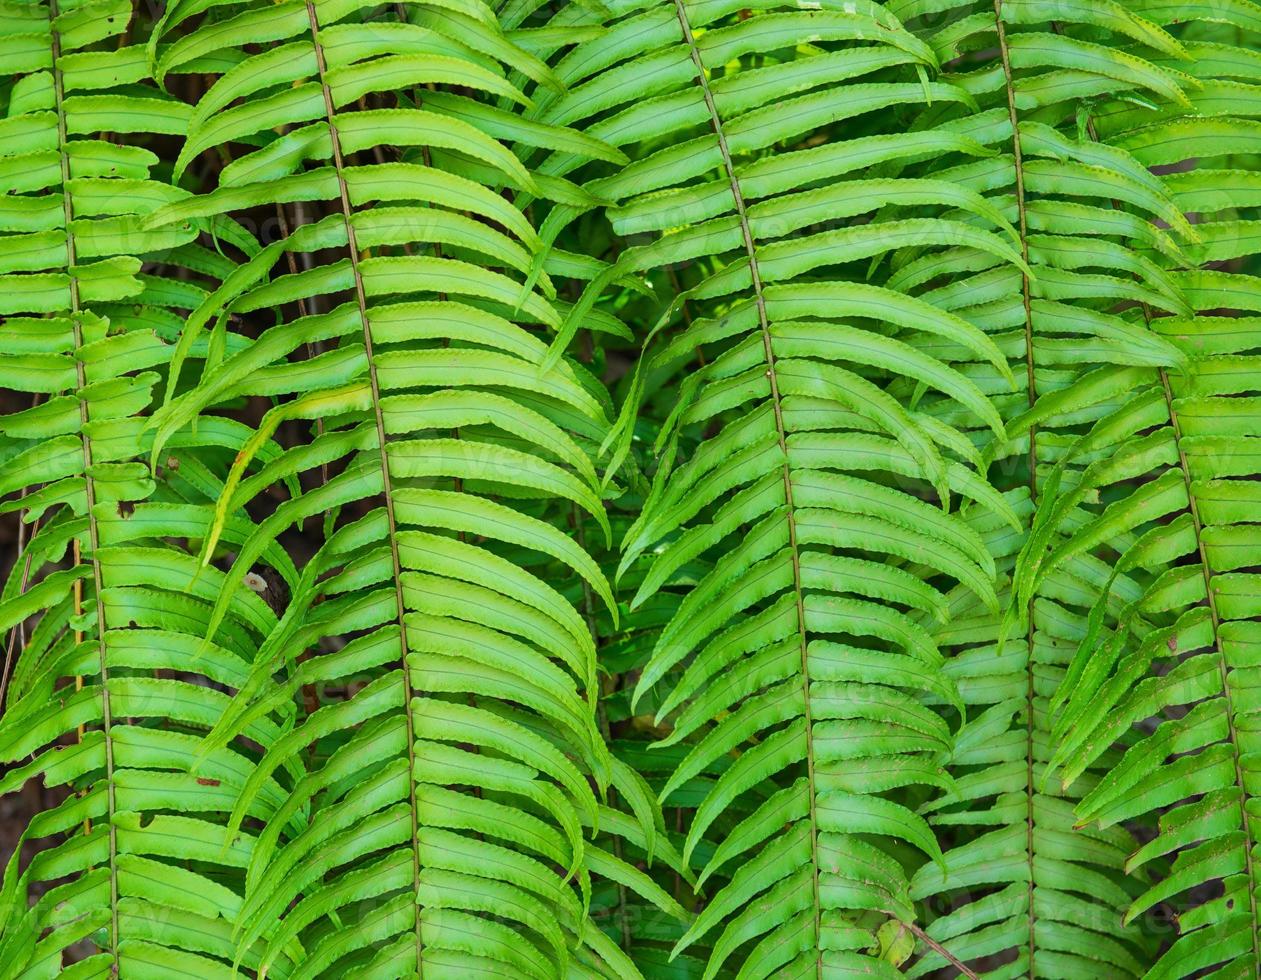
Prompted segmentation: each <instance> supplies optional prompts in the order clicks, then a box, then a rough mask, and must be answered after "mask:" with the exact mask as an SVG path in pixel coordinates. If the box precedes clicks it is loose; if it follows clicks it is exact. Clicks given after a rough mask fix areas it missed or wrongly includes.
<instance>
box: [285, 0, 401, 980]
mask: <svg viewBox="0 0 1261 980" xmlns="http://www.w3.org/2000/svg"><path fill="white" fill-rule="evenodd" d="M306 11H307V18H308V20H309V21H310V23H311V43H312V44H313V45H314V47H315V63H316V67H317V68H318V69H319V73H320V88H321V89H322V90H323V93H324V112H325V115H326V117H327V119H328V135H329V140H330V142H331V143H332V147H333V167H334V169H335V170H336V172H337V188H338V192H339V194H340V196H341V207H342V219H343V221H344V222H345V225H346V247H347V250H348V251H349V253H350V268H351V271H352V272H353V274H354V280H355V300H356V302H357V303H358V306H359V322H360V324H361V325H362V327H363V348H364V357H365V359H366V360H367V363H368V384H369V386H370V388H371V392H372V413H373V418H374V420H375V422H376V429H377V451H378V454H379V457H380V462H381V488H382V493H383V495H384V497H385V517H386V529H387V533H388V534H389V538H390V562H391V564H392V566H393V572H394V601H395V604H396V606H397V608H398V630H399V647H400V652H399V661H400V666H401V667H402V675H403V719H404V722H405V725H406V729H405V730H406V733H407V763H408V765H407V793H408V801H409V803H410V804H411V826H410V831H411V840H412V847H411V851H412V884H413V891H412V894H413V895H418V894H419V891H420V840H419V836H418V833H417V826H418V813H417V808H416V778H415V770H416V745H415V734H414V731H413V725H412V696H413V691H412V681H411V675H410V673H409V670H408V666H407V623H406V619H405V616H404V613H403V610H404V604H403V578H402V563H401V562H400V561H399V556H398V529H397V523H396V521H395V518H394V494H393V492H392V487H391V483H390V465H389V455H388V454H387V452H386V448H385V419H384V417H383V416H382V413H381V390H380V387H379V385H378V383H377V367H376V361H375V359H374V357H373V349H372V329H371V327H370V326H369V324H368V301H367V295H366V294H365V293H364V288H363V275H362V273H361V271H360V269H359V246H358V243H357V241H356V239H355V229H354V224H353V223H352V220H351V219H352V217H353V213H352V211H351V207H350V194H349V192H348V190H347V188H346V176H345V173H344V168H343V164H342V149H341V140H340V138H339V137H338V134H337V124H336V123H335V122H334V120H333V115H334V108H333V94H332V92H331V91H330V90H329V87H328V80H327V78H326V71H325V68H326V66H325V61H324V48H323V46H322V45H321V44H320V24H319V18H318V17H317V16H316V13H315V3H314V0H306ZM414 907H415V910H416V972H417V975H418V976H419V977H422V978H423V977H424V939H423V935H422V928H421V916H420V905H419V902H417V903H416V904H415V905H414Z"/></svg>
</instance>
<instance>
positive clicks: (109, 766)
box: [48, 0, 118, 977]
mask: <svg viewBox="0 0 1261 980" xmlns="http://www.w3.org/2000/svg"><path fill="white" fill-rule="evenodd" d="M58 13H59V11H58V9H57V0H49V3H48V27H49V32H50V35H51V39H52V58H53V64H52V76H53V98H54V100H55V101H56V104H57V155H58V157H59V158H60V163H61V204H62V216H63V219H64V222H65V226H66V273H67V278H68V279H69V286H70V324H71V329H72V330H73V332H74V370H75V384H76V386H77V388H78V391H79V392H80V393H81V392H82V391H83V389H84V388H85V387H86V386H87V369H86V368H85V366H84V363H83V355H82V348H83V323H82V321H81V320H80V318H79V317H80V313H81V312H82V311H81V310H80V308H79V277H78V275H77V274H76V272H75V266H76V265H77V257H76V255H75V245H74V232H73V231H72V230H71V227H70V225H71V221H72V220H73V218H74V205H73V204H72V202H71V200H70V153H69V149H68V147H67V145H66V144H67V133H66V111H65V85H64V80H63V79H62V76H61V67H60V61H61V35H60V34H58V32H57V24H56V21H57V15H58ZM77 401H78V403H79V442H80V444H81V445H82V446H83V493H84V497H85V503H86V508H87V518H88V545H89V547H90V548H91V549H92V591H93V593H94V598H95V601H96V638H97V656H98V659H99V661H100V672H101V728H102V730H103V734H104V737H103V738H102V742H103V743H104V747H105V801H106V819H107V820H108V821H109V828H108V830H107V835H108V839H109V913H110V921H109V952H110V976H111V977H117V976H118V832H117V830H116V829H115V827H114V810H115V793H114V746H113V738H112V728H113V717H112V714H111V712H110V700H109V662H108V650H107V647H106V643H105V600H104V599H103V598H102V595H101V590H102V581H101V562H100V560H99V558H98V556H99V554H100V547H99V545H100V535H99V532H98V528H97V525H96V482H95V481H94V480H93V479H92V441H91V439H90V437H89V436H88V428H87V426H88V403H87V399H85V398H83V397H82V395H81V394H80V395H79V397H78V398H77ZM74 555H75V564H76V565H77V564H79V563H80V554H79V549H78V548H77V547H76V548H75V549H74ZM75 584H76V588H78V582H76V583H75ZM76 605H77V603H76Z"/></svg>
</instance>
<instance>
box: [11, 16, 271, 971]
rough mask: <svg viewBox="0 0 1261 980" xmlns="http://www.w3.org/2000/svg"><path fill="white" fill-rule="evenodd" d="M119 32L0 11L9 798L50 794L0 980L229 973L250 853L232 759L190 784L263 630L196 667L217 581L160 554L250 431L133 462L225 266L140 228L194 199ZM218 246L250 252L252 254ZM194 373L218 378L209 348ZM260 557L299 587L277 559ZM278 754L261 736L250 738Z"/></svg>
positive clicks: (241, 618) (238, 759)
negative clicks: (183, 336) (235, 822)
mask: <svg viewBox="0 0 1261 980" xmlns="http://www.w3.org/2000/svg"><path fill="white" fill-rule="evenodd" d="M131 16H132V11H131V7H130V5H129V4H127V3H115V2H105V3H90V4H81V5H73V6H69V7H68V8H67V9H65V10H62V9H61V8H59V6H58V3H57V2H56V0H51V2H50V3H48V4H24V5H21V6H20V8H19V7H15V6H13V5H10V6H9V7H7V8H6V10H5V19H4V28H5V32H6V38H7V40H8V42H9V43H8V45H7V46H6V48H5V52H6V53H5V58H6V66H7V68H8V70H9V71H10V72H13V73H14V76H15V78H14V82H13V84H12V86H11V88H10V100H9V103H8V116H7V118H6V119H5V121H4V123H3V124H0V125H4V126H5V127H7V133H8V135H7V136H6V139H5V143H4V149H3V157H2V160H3V174H4V176H3V183H4V188H5V192H6V197H5V204H4V211H3V213H4V216H3V218H0V227H3V230H4V231H5V232H7V233H9V234H8V235H7V236H6V239H5V240H6V243H7V251H6V259H5V260H4V263H5V268H4V275H3V276H2V277H0V280H2V281H0V292H2V293H3V300H0V302H2V303H3V304H4V306H3V309H4V312H5V313H6V314H7V315H8V316H7V318H6V321H5V324H4V327H3V329H2V330H0V349H2V352H3V357H2V359H0V364H2V365H3V368H2V369H3V372H4V378H5V381H4V383H5V386H6V388H8V389H10V390H12V391H15V392H21V393H24V394H25V395H27V396H30V397H31V401H32V407H30V408H28V409H25V410H22V411H17V412H13V413H11V414H8V415H6V416H4V417H3V418H2V419H0V433H3V438H4V455H5V476H4V478H3V480H2V481H0V490H2V491H3V493H4V494H5V495H13V494H16V496H11V497H10V499H9V500H8V501H6V503H5V504H4V510H6V511H18V512H20V513H22V514H23V516H24V518H25V519H26V520H27V521H28V522H29V523H31V525H32V535H31V538H30V540H29V542H28V543H27V546H26V549H25V551H24V553H23V554H22V555H21V556H20V557H19V560H18V561H17V562H16V563H15V564H14V567H13V568H12V570H11V573H10V575H9V578H8V580H7V581H6V583H5V586H4V592H3V599H2V601H0V626H2V627H3V629H4V630H5V633H6V636H9V637H10V638H12V637H13V636H16V637H17V638H18V640H19V642H18V644H17V651H16V657H13V659H12V660H11V661H10V660H9V658H8V657H6V664H5V680H4V684H3V689H4V698H5V703H4V709H5V710H4V715H3V720H2V721H0V758H2V759H3V761H4V763H5V764H6V765H8V766H11V768H10V769H9V770H8V771H7V772H6V773H5V776H4V778H3V780H0V791H2V792H9V791H11V790H14V789H18V788H20V787H22V786H24V785H25V784H26V783H27V782H28V781H29V780H32V779H39V780H41V781H42V783H43V785H44V786H45V787H50V788H56V787H65V788H66V789H65V790H64V791H59V790H56V789H54V792H55V793H58V795H59V796H60V802H59V803H57V804H56V805H55V806H53V807H52V808H51V809H48V810H45V811H44V812H42V813H39V814H38V815H36V816H35V817H34V819H32V820H31V822H30V824H29V825H28V826H27V828H26V829H25V831H24V832H23V840H24V841H30V842H39V843H41V844H42V845H44V846H43V847H42V849H41V850H40V851H39V853H37V854H36V855H35V857H34V858H33V859H32V860H31V861H30V862H29V863H28V864H27V865H26V866H25V867H23V866H22V865H21V864H20V863H19V862H20V859H21V853H22V848H21V847H19V848H17V850H16V851H15V853H14V857H13V859H12V860H11V861H10V863H9V866H8V868H7V870H6V874H5V879H4V885H3V909H4V911H3V921H2V922H0V963H3V971H4V972H3V975H4V976H6V977H8V976H13V977H16V976H23V975H26V976H29V975H36V974H38V975H49V974H51V973H52V972H58V971H60V969H61V967H63V966H68V963H67V962H66V957H67V955H68V950H69V949H70V947H72V946H74V945H75V944H78V943H80V942H81V941H83V940H87V941H88V942H89V943H90V944H91V945H92V946H93V947H95V952H93V953H89V954H88V956H87V958H86V959H79V960H78V964H77V966H75V967H73V969H75V970H77V971H79V974H80V975H84V976H87V975H107V974H113V975H119V974H122V975H132V974H133V971H134V972H135V973H143V972H144V971H146V970H149V971H152V970H184V971H192V972H194V973H199V974H201V975H212V974H213V973H214V972H215V971H216V970H223V969H226V963H227V962H229V961H230V960H231V959H232V957H233V955H234V954H235V952H236V946H235V943H234V942H233V939H232V927H231V922H232V921H233V920H234V919H235V915H236V913H237V911H238V909H239V907H240V896H239V894H238V893H237V892H236V891H234V890H233V887H232V886H233V884H234V882H236V881H238V880H239V878H240V870H241V868H242V867H243V866H244V864H245V862H246V860H247V857H248V853H249V848H250V844H251V842H252V835H250V834H242V835H240V836H239V837H238V838H235V839H234V838H232V837H230V836H229V835H228V834H227V833H226V831H225V828H224V821H225V819H226V816H227V814H228V813H229V812H230V811H231V809H232V805H233V801H234V799H235V791H236V790H237V789H238V788H239V787H240V785H241V784H242V782H243V780H244V778H245V775H246V773H247V772H248V769H249V766H248V764H247V760H246V759H245V758H244V757H243V756H241V755H240V754H239V753H237V752H235V751H231V750H228V749H223V750H221V751H217V752H214V753H212V754H211V755H210V756H209V758H208V759H207V760H206V763H205V765H204V766H203V767H202V769H201V774H200V775H198V774H195V773H194V772H193V763H194V760H195V758H196V756H197V753H198V751H199V749H200V748H201V738H202V736H203V735H204V734H205V732H206V730H208V729H209V728H211V727H212V726H213V725H214V724H215V723H216V722H217V721H218V720H219V717H220V714H221V712H222V710H223V708H224V706H225V704H226V703H227V701H228V698H227V696H226V695H225V694H223V693H222V692H221V690H219V689H217V688H216V685H222V686H225V687H233V686H235V685H238V684H240V683H241V682H242V681H243V680H244V678H245V677H246V675H247V672H248V671H247V665H248V663H249V662H250V661H251V660H252V658H253V655H254V651H255V649H256V646H257V644H258V642H259V637H261V636H262V635H263V634H265V633H267V632H268V631H269V630H270V629H271V626H272V625H273V624H274V622H275V614H274V613H273V612H272V610H271V609H270V608H269V607H268V605H267V603H266V602H264V600H263V599H262V598H260V597H259V596H258V595H256V594H254V593H253V592H249V593H245V594H241V595H237V596H235V597H234V598H233V601H232V603H231V605H230V607H229V608H228V609H227V610H226V617H225V628H224V630H223V631H222V633H221V636H220V642H219V643H218V644H217V645H215V646H213V647H208V648H206V649H205V650H204V651H201V653H200V655H195V654H197V652H198V650H199V644H200V636H201V634H202V633H203V632H204V629H205V626H206V624H207V622H208V620H209V616H210V608H211V604H212V602H213V600H214V599H215V598H216V595H217V586H218V584H219V582H220V581H221V580H222V578H223V574H222V572H220V571H219V570H218V569H215V568H210V569H201V568H199V566H198V563H197V562H196V559H195V557H194V556H193V555H191V554H188V553H186V552H185V551H183V550H182V549H180V548H179V547H178V546H176V545H175V544H174V543H173V542H174V541H175V540H176V539H180V538H184V539H193V540H198V539H200V538H203V537H204V536H205V535H206V534H207V533H208V530H209V527H210V525H211V521H212V518H213V507H212V506H211V503H210V501H211V500H212V499H213V498H214V496H215V495H216V492H217V490H218V489H219V488H221V487H222V485H223V480H222V477H223V472H224V470H225V469H226V467H222V466H220V465H219V462H218V461H217V460H216V456H223V455H226V454H230V453H231V452H233V451H235V450H238V449H240V448H241V446H242V444H243V443H244V441H245V439H246V437H247V436H248V430H247V429H246V428H245V427H244V426H242V425H240V424H239V423H235V422H231V421H229V420H226V419H225V420H222V421H221V422H219V423H218V424H215V425H213V426H211V427H210V428H209V429H207V430H203V431H201V432H200V433H193V432H191V431H189V430H186V429H179V430H176V431H175V432H173V433H172V437H171V439H170V440H169V446H170V452H169V454H168V455H167V456H165V457H164V458H163V461H162V465H161V466H159V467H158V468H157V470H156V471H154V472H152V473H151V472H150V470H149V469H148V468H147V467H146V466H145V465H144V462H143V460H144V458H145V457H146V455H147V454H148V452H149V449H150V443H151V441H152V440H151V438H150V436H149V435H148V434H147V433H146V431H145V421H144V418H143V416H144V415H145V414H146V413H147V412H148V410H149V408H150V405H151V404H152V403H153V401H154V400H155V398H156V397H158V396H159V395H160V375H159V374H158V373H157V371H155V370H153V369H154V368H162V367H164V366H165V365H166V364H167V363H168V361H169V359H170V356H171V351H172V346H171V344H172V342H173V341H174V339H175V336H176V335H177V333H178V331H179V329H180V327H181V325H182V320H183V311H186V310H187V309H189V308H190V307H192V306H194V305H196V304H197V303H198V302H199V301H200V299H201V297H202V296H204V295H206V294H207V292H208V291H209V290H210V289H212V288H213V287H214V286H215V285H216V274H217V273H220V272H222V266H221V265H220V264H219V263H217V262H215V261H214V258H213V255H212V253H209V252H208V251H207V250H205V249H204V248H203V247H202V246H201V245H200V244H199V243H198V242H197V238H198V236H199V234H200V232H201V231H202V229H203V225H202V224H201V223H185V224H181V225H178V226H172V227H169V228H165V229H162V230H153V231H149V230H145V229H144V228H143V227H142V221H143V218H144V216H145V215H146V214H147V213H149V212H151V211H153V210H154V209H155V208H157V207H160V206H162V205H164V204H166V203H168V202H171V201H174V200H178V199H180V198H183V197H186V196H187V192H184V191H181V190H179V189H178V188H176V187H173V186H171V185H169V184H167V183H165V182H164V181H162V180H161V179H160V178H159V177H157V176H155V175H154V169H155V167H156V165H157V164H158V162H159V158H158V157H157V155H155V154H154V153H153V152H151V151H150V150H149V149H148V148H146V146H145V145H144V144H146V143H148V142H152V141H155V140H157V139H161V137H163V136H166V135H170V134H182V133H183V131H184V128H185V125H186V122H187V118H188V110H187V108H186V107H185V106H184V105H182V104H181V103H178V102H176V101H174V100H172V99H170V98H168V97H166V96H165V95H163V93H161V92H160V91H159V90H158V89H156V88H155V87H154V86H153V85H152V84H151V83H150V82H148V80H147V76H148V72H147V69H146V66H145V59H144V58H143V52H142V50H141V49H138V48H136V47H134V46H130V45H126V44H122V45H120V44H119V41H118V39H119V38H120V36H122V35H124V33H125V32H126V30H127V27H128V22H129V20H130V18H131ZM102 42H104V44H102ZM103 130H106V131H108V130H112V131H113V133H115V134H117V133H119V132H121V133H123V134H125V135H126V139H127V142H126V143H123V142H112V141H111V140H110V139H109V136H110V135H111V134H110V133H109V132H103ZM223 231H224V234H225V237H227V238H229V239H232V240H235V241H237V242H238V243H240V244H242V245H245V246H247V247H248V246H249V245H250V242H251V239H249V237H248V235H246V234H245V233H244V231H243V229H240V228H239V227H235V226H228V225H225V226H223ZM146 265H147V266H148V268H149V269H154V270H158V269H160V270H164V272H157V271H154V272H150V271H142V270H144V269H145V267H146ZM190 354H191V355H192V356H193V357H194V358H196V359H197V360H199V361H200V360H204V359H206V358H208V357H212V356H213V352H212V350H211V349H210V348H209V347H208V345H207V344H206V343H205V342H204V341H203V342H202V343H201V344H199V345H196V346H194V347H193V348H191V350H190ZM218 447H222V448H221V449H220V448H218ZM190 450H191V451H192V453H191V454H190ZM186 461H187V463H188V465H187V466H184V465H183V464H184V463H185V462H186ZM225 531H226V534H225V540H227V541H229V542H232V543H239V542H240V541H241V540H242V539H243V538H244V537H245V536H247V535H248V534H249V533H251V532H252V528H251V527H250V526H249V522H248V519H246V518H243V517H241V516H239V515H233V517H232V519H231V520H230V521H229V522H228V523H227V525H226V528H225ZM260 558H261V561H263V562H269V563H271V564H272V565H273V566H274V567H275V568H276V570H277V573H278V575H277V577H278V578H283V577H286V576H287V577H288V578H289V579H291V580H292V578H293V577H294V570H293V565H292V562H291V561H289V559H288V558H287V556H285V555H284V554H283V553H282V552H279V551H278V549H274V548H273V549H269V550H268V552H267V553H266V554H265V555H263V556H260ZM27 622H33V623H34V627H33V629H32V630H31V632H30V633H29V635H27V633H26V629H25V625H26V623H27ZM11 630H13V631H15V633H13V634H11V633H10V631H11ZM8 652H9V654H10V656H12V654H13V653H14V647H13V646H12V645H10V646H9V648H8ZM278 730H279V729H278V725H277V723H276V720H275V719H274V718H272V717H270V716H262V717H260V718H259V719H257V720H256V721H255V723H254V725H253V726H252V728H251V732H252V733H253V734H254V735H255V736H257V737H265V738H270V737H274V734H275V733H276V732H277V731H278ZM265 790H266V792H265V793H264V795H263V797H262V798H261V800H262V802H260V810H261V809H263V808H266V807H268V806H270V807H272V808H274V807H275V806H276V804H277V802H278V799H277V797H276V791H277V786H276V784H275V783H274V782H272V783H269V784H268V786H267V787H266V788H265ZM193 896H196V898H195V899H194V897H193ZM291 954H292V950H291V949H290V950H286V951H285V957H284V959H283V960H282V963H284V964H286V967H287V965H288V964H289V963H290V962H291V960H290V956H291ZM244 960H245V962H246V963H247V964H248V965H251V966H252V965H253V964H255V963H256V962H257V955H256V954H255V953H254V952H253V951H250V950H246V952H245V956H244Z"/></svg>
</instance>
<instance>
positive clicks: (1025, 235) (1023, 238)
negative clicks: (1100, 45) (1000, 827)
mask: <svg viewBox="0 0 1261 980" xmlns="http://www.w3.org/2000/svg"><path fill="white" fill-rule="evenodd" d="M994 29H995V31H996V32H997V34H998V51H999V56H1000V58H1001V59H1002V62H1003V87H1004V88H1005V89H1006V95H1007V118H1008V119H1009V120H1010V122H1011V149H1012V160H1013V164H1014V166H1015V170H1016V216H1017V219H1018V227H1019V229H1020V257H1021V258H1022V259H1024V262H1025V268H1028V267H1029V223H1028V219H1027V217H1026V215H1025V171H1024V154H1023V152H1022V149H1021V145H1020V119H1019V116H1018V114H1017V112H1016V86H1015V83H1014V82H1013V80H1012V74H1011V53H1010V52H1009V51H1008V50H1007V29H1006V27H1005V26H1004V25H1003V0H994ZM1020 294H1021V299H1022V301H1023V303H1024V308H1025V377H1026V381H1025V387H1026V389H1027V395H1028V403H1029V407H1030V408H1031V409H1032V408H1033V407H1034V406H1035V404H1036V403H1037V401H1038V389H1037V380H1036V372H1035V370H1034V362H1033V310H1032V308H1031V306H1030V303H1029V274H1028V273H1027V272H1025V271H1024V270H1023V269H1022V270H1021V272H1020ZM1029 500H1030V502H1031V503H1032V504H1034V505H1035V506H1036V505H1037V502H1038V427H1037V426H1036V425H1031V426H1029ZM1025 619H1026V621H1027V623H1028V625H1027V626H1026V628H1025V630H1026V631H1025V859H1026V860H1027V861H1028V864H1029V887H1028V888H1027V889H1026V891H1025V894H1026V903H1027V908H1026V914H1027V915H1028V917H1029V939H1028V942H1029V976H1031V977H1036V976H1037V970H1036V969H1035V957H1036V949H1037V943H1036V934H1037V916H1036V914H1035V910H1034V895H1033V892H1034V873H1033V871H1034V869H1033V838H1034V820H1033V795H1034V785H1033V728H1034V708H1033V699H1034V693H1035V692H1034V685H1033V643H1034V621H1033V600H1032V599H1030V600H1029V608H1028V609H1027V610H1026V611H1025Z"/></svg>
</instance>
